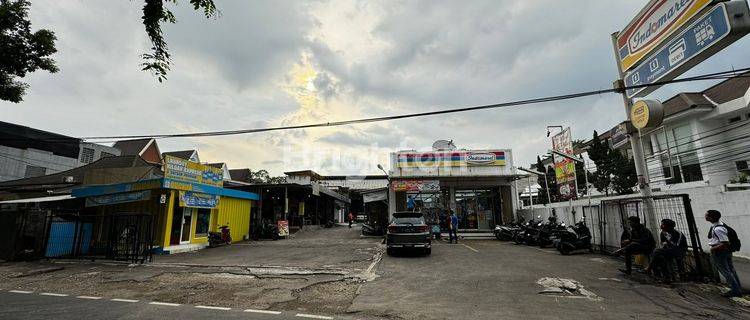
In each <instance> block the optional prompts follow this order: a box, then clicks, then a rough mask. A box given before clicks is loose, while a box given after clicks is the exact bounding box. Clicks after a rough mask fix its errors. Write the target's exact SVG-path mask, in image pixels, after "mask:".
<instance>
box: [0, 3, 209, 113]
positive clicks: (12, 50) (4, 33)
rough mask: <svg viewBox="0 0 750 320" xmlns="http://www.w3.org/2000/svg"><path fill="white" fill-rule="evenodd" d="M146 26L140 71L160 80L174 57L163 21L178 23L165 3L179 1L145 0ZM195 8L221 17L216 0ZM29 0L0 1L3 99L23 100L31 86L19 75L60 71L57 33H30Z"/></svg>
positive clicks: (47, 31) (42, 31) (0, 78)
mask: <svg viewBox="0 0 750 320" xmlns="http://www.w3.org/2000/svg"><path fill="white" fill-rule="evenodd" d="M143 1H144V5H143V10H142V11H143V16H142V17H141V19H142V20H143V26H144V28H145V30H146V35H148V38H149V40H150V41H151V52H150V53H144V54H142V55H141V58H142V59H143V62H142V63H141V65H140V66H141V70H143V71H149V72H151V74H153V75H154V76H156V79H157V80H158V81H159V82H162V81H164V80H166V79H167V73H168V72H169V70H170V64H171V62H172V58H171V56H170V54H169V50H168V47H167V42H166V40H164V35H163V32H162V30H161V26H162V23H164V22H168V23H175V22H177V19H176V18H175V16H174V14H173V13H172V11H170V10H169V9H167V8H166V7H165V4H166V3H172V4H177V2H178V0H143ZM188 2H190V4H191V5H192V6H193V9H195V10H201V11H202V12H203V15H204V16H205V17H206V18H213V17H216V16H218V14H219V11H218V10H217V9H216V5H215V4H214V1H213V0H188ZM30 4H31V3H30V2H29V1H28V0H0V99H1V100H6V101H11V102H15V103H18V102H21V101H23V96H24V95H25V94H26V89H28V87H29V85H28V84H26V83H23V82H20V81H17V80H16V78H23V77H25V76H26V74H27V73H30V72H34V71H36V70H39V69H41V70H45V71H49V72H52V73H54V72H57V71H58V68H57V66H56V65H55V61H54V60H53V59H52V58H51V57H50V55H52V54H53V53H55V52H57V49H56V48H55V40H57V37H56V36H55V33H54V32H52V31H50V30H47V29H40V30H38V31H36V32H34V33H32V32H31V22H30V21H29V18H28V10H29V6H30Z"/></svg>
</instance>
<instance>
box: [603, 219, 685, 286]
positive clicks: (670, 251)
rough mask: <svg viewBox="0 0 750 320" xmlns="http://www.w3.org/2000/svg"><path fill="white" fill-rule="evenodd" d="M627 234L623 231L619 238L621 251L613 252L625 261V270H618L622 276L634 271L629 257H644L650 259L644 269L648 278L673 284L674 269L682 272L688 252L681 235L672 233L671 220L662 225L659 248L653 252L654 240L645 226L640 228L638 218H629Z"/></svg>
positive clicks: (654, 247) (664, 221)
mask: <svg viewBox="0 0 750 320" xmlns="http://www.w3.org/2000/svg"><path fill="white" fill-rule="evenodd" d="M628 225H629V226H630V230H629V231H625V232H623V234H622V237H621V238H620V241H621V244H622V248H621V249H619V250H617V251H615V252H614V254H615V255H623V256H624V257H625V269H624V270H623V269H620V271H622V272H623V273H625V274H628V275H629V274H631V273H632V271H633V261H632V257H633V256H635V255H647V256H649V257H650V259H649V264H648V267H646V268H645V269H644V272H645V273H647V274H652V275H653V276H654V277H655V278H656V280H657V281H660V282H667V283H668V282H672V281H674V280H675V273H674V268H675V266H676V267H677V268H678V270H680V271H682V261H683V258H684V257H685V253H686V252H687V247H688V245H687V239H686V237H685V235H684V234H683V233H682V232H679V231H677V230H676V229H675V226H676V223H675V222H674V220H671V219H663V220H662V221H661V234H660V235H659V239H660V241H661V248H658V249H657V248H656V241H655V240H654V236H653V234H652V233H651V231H650V230H648V228H646V226H644V225H643V224H641V220H640V218H638V217H636V216H632V217H628Z"/></svg>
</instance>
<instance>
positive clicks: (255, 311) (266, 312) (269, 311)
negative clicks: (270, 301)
mask: <svg viewBox="0 0 750 320" xmlns="http://www.w3.org/2000/svg"><path fill="white" fill-rule="evenodd" d="M245 312H252V313H263V314H281V311H271V310H257V309H245Z"/></svg>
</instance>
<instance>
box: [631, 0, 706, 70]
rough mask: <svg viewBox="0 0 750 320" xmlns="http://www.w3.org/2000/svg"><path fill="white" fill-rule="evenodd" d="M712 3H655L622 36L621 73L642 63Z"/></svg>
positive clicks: (673, 0) (657, 0) (697, 0)
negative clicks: (655, 49)
mask: <svg viewBox="0 0 750 320" xmlns="http://www.w3.org/2000/svg"><path fill="white" fill-rule="evenodd" d="M712 2H713V1H712V0H652V1H651V2H649V3H648V4H647V5H646V7H645V8H643V10H641V12H640V13H639V14H638V15H637V16H636V17H635V19H633V21H631V22H630V24H628V26H627V27H625V29H623V30H622V32H620V34H619V36H618V37H617V47H618V53H619V58H620V62H621V66H622V71H627V70H629V69H630V68H632V67H633V66H635V65H636V64H637V63H638V62H640V61H641V60H643V58H645V57H646V56H647V55H648V54H649V53H651V52H652V51H653V50H654V48H656V47H657V46H658V45H660V44H661V43H662V42H664V41H665V40H666V39H667V38H669V36H670V35H672V34H673V33H674V32H675V31H677V30H679V29H680V28H681V27H682V26H683V25H685V24H686V23H688V22H689V21H690V20H691V19H693V18H694V17H696V16H697V15H698V14H700V13H701V12H702V11H703V9H705V8H706V7H708V6H709V5H710V4H711V3H712Z"/></svg>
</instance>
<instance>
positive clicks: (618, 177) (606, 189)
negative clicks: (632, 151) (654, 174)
mask: <svg viewBox="0 0 750 320" xmlns="http://www.w3.org/2000/svg"><path fill="white" fill-rule="evenodd" d="M588 154H589V158H590V159H591V161H594V164H596V172H594V173H592V174H591V175H589V177H590V178H589V180H590V182H591V183H592V184H593V185H594V187H595V188H596V190H599V192H602V193H604V194H606V195H609V194H610V193H616V194H630V193H633V187H634V186H635V185H636V184H637V183H638V176H637V174H636V172H635V163H634V162H633V161H632V160H630V159H628V158H627V157H626V156H625V155H623V154H622V153H620V151H618V150H613V149H612V148H610V147H609V144H608V143H607V141H602V140H601V139H599V134H598V133H597V132H596V131H594V136H593V139H592V141H591V146H590V147H589V149H588Z"/></svg>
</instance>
